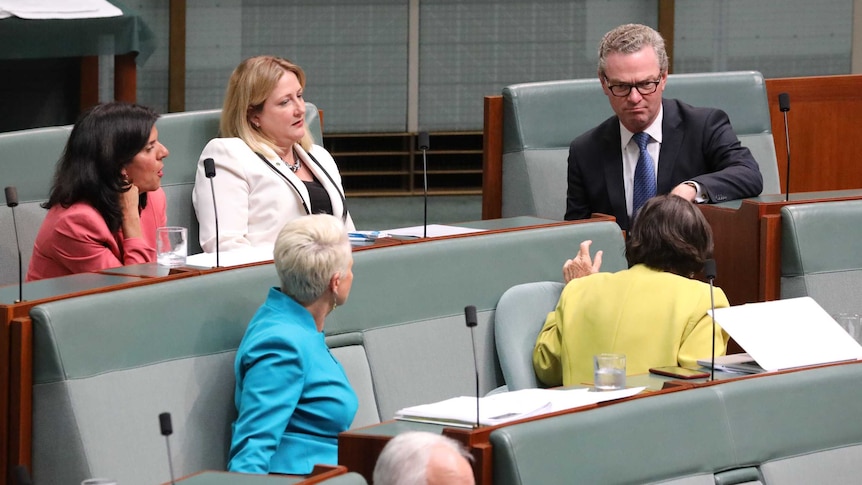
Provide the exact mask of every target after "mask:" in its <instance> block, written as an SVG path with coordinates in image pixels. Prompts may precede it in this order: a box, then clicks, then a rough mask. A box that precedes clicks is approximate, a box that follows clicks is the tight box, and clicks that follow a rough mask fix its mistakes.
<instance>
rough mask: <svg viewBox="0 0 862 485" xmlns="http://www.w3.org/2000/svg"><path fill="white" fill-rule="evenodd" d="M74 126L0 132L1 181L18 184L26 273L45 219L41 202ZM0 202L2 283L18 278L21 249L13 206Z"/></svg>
mask: <svg viewBox="0 0 862 485" xmlns="http://www.w3.org/2000/svg"><path fill="white" fill-rule="evenodd" d="M71 129H72V128H71V126H55V127H51V128H38V129H32V130H21V131H12V132H8V133H0V154H2V155H0V184H2V185H3V187H7V186H15V188H16V189H17V190H18V203H19V205H18V207H16V208H15V225H17V228H18V236H19V238H20V243H21V257H22V266H23V271H24V273H26V272H27V267H28V266H29V265H30V255H31V254H32V253H33V242H34V241H35V240H36V234H37V233H38V232H39V227H40V226H41V225H42V220H44V219H45V214H46V211H45V209H42V207H40V204H41V203H42V202H44V201H45V200H46V199H47V198H48V192H49V191H50V189H51V182H52V178H53V176H54V167H55V166H56V165H57V160H59V159H60V155H61V154H62V153H63V148H64V147H65V146H66V140H67V139H68V138H69V133H70V132H71ZM5 202H6V201H5V200H4V201H3V204H2V205H0V227H2V228H4V230H2V231H0V285H5V284H11V283H17V282H18V250H17V248H16V245H15V233H14V232H13V231H12V227H13V221H12V210H11V209H10V208H8V207H6V203H5Z"/></svg>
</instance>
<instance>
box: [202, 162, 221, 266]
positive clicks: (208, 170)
mask: <svg viewBox="0 0 862 485" xmlns="http://www.w3.org/2000/svg"><path fill="white" fill-rule="evenodd" d="M204 174H205V175H206V176H207V178H208V179H210V191H211V192H212V194H213V214H214V215H215V229H216V231H215V232H216V268H218V267H219V260H218V252H219V251H218V238H219V232H218V208H217V207H216V196H215V186H214V185H213V177H215V162H214V161H213V159H212V158H206V159H204Z"/></svg>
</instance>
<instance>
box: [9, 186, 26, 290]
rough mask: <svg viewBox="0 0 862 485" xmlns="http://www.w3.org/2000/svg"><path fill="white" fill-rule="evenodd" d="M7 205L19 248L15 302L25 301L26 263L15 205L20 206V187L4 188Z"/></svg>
mask: <svg viewBox="0 0 862 485" xmlns="http://www.w3.org/2000/svg"><path fill="white" fill-rule="evenodd" d="M4 192H5V195H6V205H7V206H9V210H11V211H12V227H13V229H14V230H15V247H16V248H17V249H18V299H17V300H15V303H21V302H22V301H24V265H23V263H22V259H21V241H20V239H19V238H18V220H17V219H16V218H15V207H16V206H18V189H16V188H15V187H14V186H9V187H6V188H5V189H4Z"/></svg>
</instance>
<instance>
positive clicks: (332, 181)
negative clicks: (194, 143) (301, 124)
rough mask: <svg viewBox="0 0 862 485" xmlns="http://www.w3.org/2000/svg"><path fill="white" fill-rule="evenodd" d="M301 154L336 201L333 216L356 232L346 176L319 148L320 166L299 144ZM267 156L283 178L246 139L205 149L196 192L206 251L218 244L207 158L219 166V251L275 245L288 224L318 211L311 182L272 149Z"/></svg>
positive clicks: (218, 141)
mask: <svg viewBox="0 0 862 485" xmlns="http://www.w3.org/2000/svg"><path fill="white" fill-rule="evenodd" d="M296 153H297V154H298V155H299V157H300V158H301V159H302V163H303V164H305V166H306V167H308V168H309V169H310V170H311V172H312V173H313V174H314V176H315V177H316V178H317V180H318V181H319V182H320V183H321V184H322V185H323V188H324V189H326V192H327V193H328V194H329V198H330V200H331V201H332V213H333V214H334V215H335V216H336V217H341V219H342V220H343V221H344V225H345V227H346V229H347V230H348V231H353V230H355V226H354V224H353V219H352V218H351V217H350V214H349V213H348V212H347V209H346V208H345V206H344V188H343V187H342V185H341V175H340V174H339V173H338V167H337V166H336V165H335V160H333V159H332V155H330V154H329V152H327V151H326V149H325V148H323V147H322V146H319V145H314V146H313V147H312V150H311V155H313V157H314V160H317V162H319V163H316V162H315V161H314V160H313V159H312V157H310V156H309V154H308V153H306V152H305V150H303V149H302V147H300V146H299V145H298V144H297V145H296ZM262 155H264V156H265V157H266V159H267V160H269V162H270V163H271V164H272V167H275V169H276V170H279V172H280V173H281V174H282V175H283V177H282V175H279V174H278V173H276V172H275V170H273V168H272V167H270V165H268V164H267V163H266V162H264V161H263V160H262V159H261V158H260V157H259V156H258V155H257V154H256V153H255V152H253V151H252V150H251V148H249V146H248V145H246V144H245V142H244V141H242V140H241V139H240V138H215V139H213V140H211V141H210V142H209V143H207V146H206V147H204V149H203V152H201V157H200V159H199V160H198V167H197V173H195V187H194V191H193V192H192V203H193V204H194V207H195V215H196V216H197V219H198V223H199V224H200V243H201V247H202V248H203V250H204V251H206V252H208V253H211V252H215V240H216V231H215V217H214V213H213V201H212V193H211V190H210V181H209V180H208V179H207V178H206V175H205V173H204V165H203V161H204V160H205V159H207V158H212V159H213V161H214V162H215V167H216V176H215V177H213V179H212V182H213V186H214V188H215V195H216V198H217V199H218V201H219V202H218V218H219V251H229V250H232V249H242V248H247V247H250V246H267V245H269V246H272V245H274V244H275V238H276V236H278V233H279V231H281V228H282V227H283V226H284V225H285V224H286V223H287V222H288V221H291V220H293V219H295V218H297V217H300V216H304V215H307V214H308V211H307V209H310V210H313V208H312V207H311V201H310V200H309V197H308V190H307V189H306V187H305V183H303V182H302V180H300V178H299V177H297V176H296V174H294V173H293V172H292V171H290V169H289V168H288V167H287V165H286V164H284V163H283V162H281V160H280V159H279V158H278V156H277V155H276V154H275V153H274V152H272V151H271V150H268V153H263V154H262ZM285 179H286V180H285ZM288 181H289V182H290V183H288ZM306 208H307V209H306Z"/></svg>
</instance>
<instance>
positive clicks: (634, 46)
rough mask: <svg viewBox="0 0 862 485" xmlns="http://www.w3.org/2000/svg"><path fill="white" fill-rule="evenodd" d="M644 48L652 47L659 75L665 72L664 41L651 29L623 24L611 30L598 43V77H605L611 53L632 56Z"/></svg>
mask: <svg viewBox="0 0 862 485" xmlns="http://www.w3.org/2000/svg"><path fill="white" fill-rule="evenodd" d="M646 46H652V48H653V49H655V54H656V56H657V57H658V65H659V68H660V69H661V74H664V73H666V72H667V65H668V60H667V51H665V48H664V39H663V38H662V36H661V34H659V33H658V32H656V31H655V30H654V29H653V28H652V27H648V26H646V25H642V24H625V25H620V26H619V27H617V28H615V29H613V30H611V31H610V32H608V33H607V34H605V36H604V37H603V38H602V41H601V43H599V75H600V76H604V75H605V68H606V67H607V57H608V55H610V54H613V53H619V54H634V53H635V52H638V51H640V50H641V49H643V48H644V47H646Z"/></svg>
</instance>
